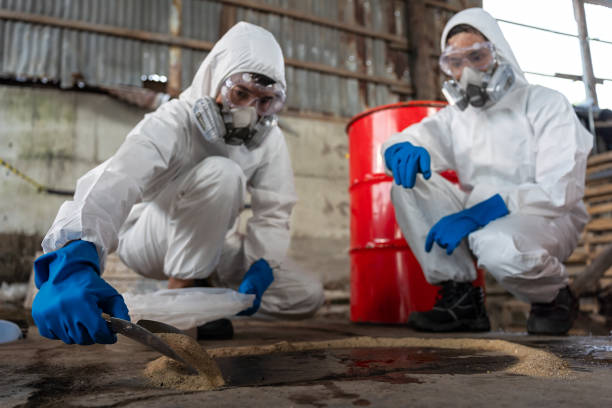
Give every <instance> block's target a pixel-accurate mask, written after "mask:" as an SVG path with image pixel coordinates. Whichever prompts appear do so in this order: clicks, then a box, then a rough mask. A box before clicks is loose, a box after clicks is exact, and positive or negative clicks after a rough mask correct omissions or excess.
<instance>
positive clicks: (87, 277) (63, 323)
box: [32, 241, 130, 344]
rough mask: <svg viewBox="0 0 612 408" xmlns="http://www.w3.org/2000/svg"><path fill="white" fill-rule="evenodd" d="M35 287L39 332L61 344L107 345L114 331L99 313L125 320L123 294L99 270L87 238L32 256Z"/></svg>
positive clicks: (92, 245)
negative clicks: (41, 254)
mask: <svg viewBox="0 0 612 408" xmlns="http://www.w3.org/2000/svg"><path fill="white" fill-rule="evenodd" d="M34 271H35V275H34V277H35V283H36V287H37V288H38V289H40V290H39V292H38V294H37V295H36V298H34V303H33V304H32V317H33V318H34V322H35V323H36V326H37V327H38V331H39V332H40V334H41V336H44V337H47V338H50V339H61V340H62V341H63V342H64V343H66V344H74V343H76V344H93V343H104V344H112V343H114V342H116V341H117V336H116V335H115V334H114V333H113V332H112V331H111V330H110V329H109V328H108V326H107V324H106V321H104V319H103V318H102V316H101V314H102V312H106V313H107V314H109V315H111V316H115V317H118V318H120V319H125V320H130V317H129V315H128V309H127V307H126V306H125V303H124V301H123V297H121V295H120V294H119V293H118V292H117V291H116V290H115V289H114V288H113V287H112V286H110V285H109V284H108V283H106V282H105V281H104V280H103V279H102V278H101V277H100V275H99V273H100V266H99V262H98V252H97V251H96V247H95V245H94V244H92V243H91V242H87V241H74V242H71V243H70V244H68V245H66V246H65V247H63V248H61V249H58V250H57V251H54V252H50V253H48V254H45V255H43V256H41V257H39V258H38V259H37V260H36V261H34Z"/></svg>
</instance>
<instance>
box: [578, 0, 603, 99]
mask: <svg viewBox="0 0 612 408" xmlns="http://www.w3.org/2000/svg"><path fill="white" fill-rule="evenodd" d="M573 3H574V18H575V19H576V23H577V24H578V40H579V42H580V55H581V56H582V81H583V82H584V89H585V92H586V96H587V99H588V100H590V101H592V103H593V106H594V107H598V106H599V103H598V101H597V91H596V89H595V75H594V74H593V63H592V61H591V48H590V46H589V34H588V30H587V23H586V17H585V14H584V0H573Z"/></svg>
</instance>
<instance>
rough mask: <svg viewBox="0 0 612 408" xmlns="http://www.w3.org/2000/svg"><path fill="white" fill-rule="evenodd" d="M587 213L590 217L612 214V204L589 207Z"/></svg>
mask: <svg viewBox="0 0 612 408" xmlns="http://www.w3.org/2000/svg"><path fill="white" fill-rule="evenodd" d="M587 212H588V213H589V215H591V216H593V215H598V214H603V213H608V212H612V203H604V204H599V205H589V206H587Z"/></svg>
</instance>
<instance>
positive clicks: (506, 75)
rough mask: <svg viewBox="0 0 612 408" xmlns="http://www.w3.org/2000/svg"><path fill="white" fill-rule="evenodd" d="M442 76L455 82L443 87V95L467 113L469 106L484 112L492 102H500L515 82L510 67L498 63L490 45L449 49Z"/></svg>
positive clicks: (442, 57) (447, 82)
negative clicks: (486, 105)
mask: <svg viewBox="0 0 612 408" xmlns="http://www.w3.org/2000/svg"><path fill="white" fill-rule="evenodd" d="M439 62H440V68H441V69H442V72H444V73H445V74H446V75H448V76H450V77H451V78H452V79H450V80H448V81H445V82H444V84H443V85H442V93H443V94H444V97H445V98H446V99H447V100H448V102H449V103H450V104H451V105H455V106H457V107H458V108H459V109H460V110H465V108H467V106H468V104H469V105H472V106H474V107H476V108H481V107H483V106H485V104H486V103H487V102H489V101H491V102H493V103H494V102H497V101H499V100H500V99H501V98H502V97H503V96H504V95H505V94H506V92H507V91H508V90H509V89H510V88H511V87H512V85H513V84H514V81H515V76H514V71H513V70H512V67H511V66H510V64H508V63H505V62H500V61H498V58H497V56H496V53H495V47H494V46H493V44H491V43H490V42H480V43H475V44H474V45H472V46H470V47H465V48H455V47H452V46H449V47H447V48H446V49H445V50H444V52H443V53H442V55H441V56H440V61H439Z"/></svg>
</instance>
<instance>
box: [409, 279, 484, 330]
mask: <svg viewBox="0 0 612 408" xmlns="http://www.w3.org/2000/svg"><path fill="white" fill-rule="evenodd" d="M440 285H441V286H442V287H441V288H440V290H439V291H438V298H437V300H436V304H435V305H434V307H433V309H432V310H430V311H427V312H413V313H412V314H411V315H410V318H409V319H408V324H409V325H410V326H412V327H413V328H415V329H417V330H422V331H429V332H454V331H478V332H480V331H489V330H491V324H490V323H489V316H487V311H486V310H485V305H484V292H483V291H482V288H480V287H475V286H473V285H472V283H471V282H454V281H446V282H442V283H441V284H440Z"/></svg>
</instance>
